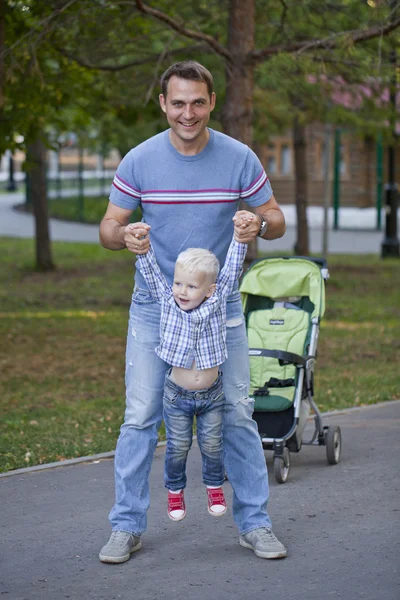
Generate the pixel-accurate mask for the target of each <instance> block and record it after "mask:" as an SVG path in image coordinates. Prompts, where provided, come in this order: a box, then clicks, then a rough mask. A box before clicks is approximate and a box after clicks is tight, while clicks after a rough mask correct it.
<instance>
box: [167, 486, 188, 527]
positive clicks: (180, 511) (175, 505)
mask: <svg viewBox="0 0 400 600" xmlns="http://www.w3.org/2000/svg"><path fill="white" fill-rule="evenodd" d="M168 516H169V518H170V519H172V521H182V519H184V518H185V517H186V507H185V498H184V495H183V490H181V491H180V492H179V493H178V494H173V493H172V492H171V491H170V490H168Z"/></svg>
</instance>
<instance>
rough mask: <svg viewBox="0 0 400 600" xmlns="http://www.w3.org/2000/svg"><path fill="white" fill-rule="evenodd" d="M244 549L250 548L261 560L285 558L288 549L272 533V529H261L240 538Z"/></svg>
mask: <svg viewBox="0 0 400 600" xmlns="http://www.w3.org/2000/svg"><path fill="white" fill-rule="evenodd" d="M239 543H240V545H241V546H243V548H250V550H253V552H254V554H255V555H256V556H258V557H259V558H285V556H286V548H285V546H284V545H283V544H281V543H280V541H279V540H278V539H277V538H276V537H275V535H274V534H273V533H272V531H271V529H267V528H266V527H260V528H259V529H253V531H249V533H245V534H244V535H241V536H240V537H239Z"/></svg>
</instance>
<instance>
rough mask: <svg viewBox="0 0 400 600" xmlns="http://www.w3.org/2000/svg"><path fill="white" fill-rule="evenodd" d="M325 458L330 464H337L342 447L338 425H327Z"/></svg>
mask: <svg viewBox="0 0 400 600" xmlns="http://www.w3.org/2000/svg"><path fill="white" fill-rule="evenodd" d="M325 446H326V459H327V461H328V463H329V464H330V465H337V464H338V462H339V461H340V451H341V449H342V434H341V433H340V427H339V426H338V425H329V427H328V429H327V431H326V434H325Z"/></svg>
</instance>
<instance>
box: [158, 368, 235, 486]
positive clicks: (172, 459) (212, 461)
mask: <svg viewBox="0 0 400 600" xmlns="http://www.w3.org/2000/svg"><path fill="white" fill-rule="evenodd" d="M224 405H225V400H224V390H223V388H222V376H221V375H219V376H218V378H217V379H216V381H214V383H213V384H212V385H211V386H210V387H209V388H207V389H203V390H186V389H184V388H182V387H180V386H179V385H176V384H175V383H174V382H173V381H171V378H170V371H168V373H167V375H166V377H165V386H164V413H163V414H164V423H165V431H166V434H167V449H166V453H165V466H164V481H165V487H166V488H168V489H169V490H172V491H173V492H176V491H177V490H182V489H183V488H185V487H186V460H187V455H188V452H189V450H190V447H191V445H192V438H193V420H194V416H196V430H197V441H198V444H199V447H200V452H201V456H202V461H203V483H205V484H206V485H214V486H220V485H222V484H223V483H224V480H225V471H224V457H223V451H222V419H223V412H224Z"/></svg>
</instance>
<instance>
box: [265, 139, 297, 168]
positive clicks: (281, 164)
mask: <svg viewBox="0 0 400 600" xmlns="http://www.w3.org/2000/svg"><path fill="white" fill-rule="evenodd" d="M264 156H265V165H266V170H267V174H268V175H275V177H280V176H281V177H287V176H289V175H292V172H293V167H292V162H293V161H292V148H291V145H290V143H289V141H288V139H287V138H283V139H279V138H276V141H275V140H274V143H271V144H269V145H268V147H267V149H266V152H265V155H264Z"/></svg>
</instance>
